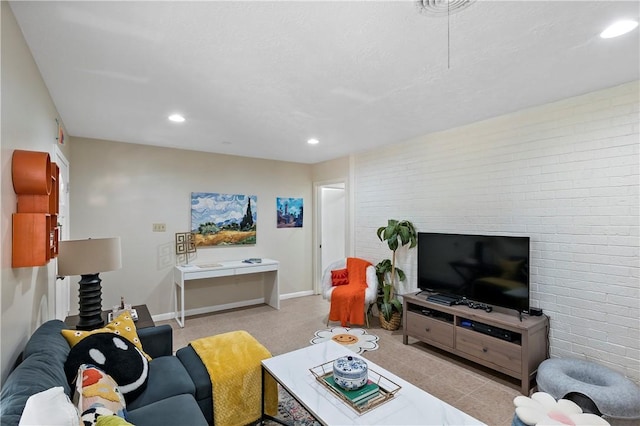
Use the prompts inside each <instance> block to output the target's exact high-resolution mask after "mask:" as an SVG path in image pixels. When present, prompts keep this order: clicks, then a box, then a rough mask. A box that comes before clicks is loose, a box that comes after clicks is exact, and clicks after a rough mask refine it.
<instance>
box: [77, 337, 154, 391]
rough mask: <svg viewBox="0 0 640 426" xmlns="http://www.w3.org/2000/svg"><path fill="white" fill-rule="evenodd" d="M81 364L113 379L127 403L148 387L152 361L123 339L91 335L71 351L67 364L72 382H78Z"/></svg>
mask: <svg viewBox="0 0 640 426" xmlns="http://www.w3.org/2000/svg"><path fill="white" fill-rule="evenodd" d="M82 364H93V365H96V366H98V367H99V368H100V369H101V370H103V371H104V372H105V373H107V374H108V375H110V376H111V377H113V379H114V380H115V381H116V382H117V383H118V386H119V388H120V392H122V394H123V395H124V397H125V399H126V400H127V402H129V401H133V400H134V399H136V398H137V397H138V396H139V395H140V394H141V393H142V391H143V390H144V389H145V387H146V386H147V379H148V377H149V361H147V359H146V358H145V357H144V355H142V352H140V350H139V349H138V348H136V347H135V346H134V345H133V343H131V342H129V341H128V340H127V339H125V338H124V337H123V336H118V335H116V334H113V333H97V334H92V335H91V336H88V337H85V338H84V339H83V340H82V341H81V342H80V343H78V344H77V345H75V346H74V347H73V348H71V351H70V352H69V357H68V358H67V361H66V362H65V363H64V370H65V372H66V375H67V379H68V380H69V382H70V383H72V382H73V381H74V380H75V378H76V375H77V372H78V368H79V367H80V366H81V365H82Z"/></svg>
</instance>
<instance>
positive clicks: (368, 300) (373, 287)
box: [322, 258, 378, 327]
mask: <svg viewBox="0 0 640 426" xmlns="http://www.w3.org/2000/svg"><path fill="white" fill-rule="evenodd" d="M346 267H347V259H346V258H344V259H340V260H337V261H335V262H333V263H331V264H330V265H329V266H327V269H325V271H324V273H323V274H322V297H323V298H324V299H326V300H328V301H329V302H331V294H332V293H333V290H334V289H335V287H334V286H332V285H331V271H334V270H336V269H344V268H346ZM366 280H367V288H366V289H365V292H364V304H365V310H364V312H365V320H366V322H367V327H369V313H368V311H369V308H370V307H371V305H372V304H373V303H375V302H376V299H377V296H378V277H377V276H376V268H375V266H373V265H370V266H368V267H367V270H366ZM328 325H329V317H328V316H327V326H328Z"/></svg>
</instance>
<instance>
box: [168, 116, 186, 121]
mask: <svg viewBox="0 0 640 426" xmlns="http://www.w3.org/2000/svg"><path fill="white" fill-rule="evenodd" d="M169 120H171V121H173V122H174V123H182V122H183V121H184V117H183V116H181V115H180V114H171V115H170V116H169Z"/></svg>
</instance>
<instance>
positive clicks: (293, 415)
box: [264, 386, 320, 426]
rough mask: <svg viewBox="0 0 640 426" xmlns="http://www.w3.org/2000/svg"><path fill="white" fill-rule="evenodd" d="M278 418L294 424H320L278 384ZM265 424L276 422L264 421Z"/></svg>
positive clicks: (301, 425)
mask: <svg viewBox="0 0 640 426" xmlns="http://www.w3.org/2000/svg"><path fill="white" fill-rule="evenodd" d="M278 401H279V402H278V416H277V417H278V419H280V420H284V421H285V422H287V423H290V424H293V425H294V426H320V423H318V422H317V421H316V420H315V419H314V418H313V416H312V415H311V414H309V412H308V411H307V410H305V409H304V407H303V406H302V405H300V404H299V403H298V401H296V400H295V399H294V398H293V397H292V396H291V395H289V393H288V392H287V391H286V390H284V388H282V386H278ZM264 424H265V425H268V426H273V425H276V424H277V423H276V422H273V421H270V420H269V421H266V422H264Z"/></svg>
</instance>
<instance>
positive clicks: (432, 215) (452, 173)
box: [355, 82, 640, 381]
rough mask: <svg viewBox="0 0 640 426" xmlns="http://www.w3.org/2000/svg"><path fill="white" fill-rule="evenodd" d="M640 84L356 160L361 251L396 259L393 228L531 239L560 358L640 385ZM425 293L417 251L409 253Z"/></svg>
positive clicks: (539, 300) (537, 286)
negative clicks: (385, 237)
mask: <svg viewBox="0 0 640 426" xmlns="http://www.w3.org/2000/svg"><path fill="white" fill-rule="evenodd" d="M638 104H639V84H638V82H633V83H629V84H625V85H622V86H619V87H614V88H611V89H609V90H603V91H599V92H595V93H590V94H587V95H584V96H579V97H575V98H571V99H566V100H563V101H560V102H556V103H553V104H549V105H544V106H541V107H538V108H532V109H528V110H525V111H521V112H518V113H514V114H510V115H506V116H502V117H497V118H494V119H491V120H486V121H484V122H480V123H476V124H472V125H468V126H465V127H460V128H456V129H451V130H449V131H446V132H441V133H435V134H430V135H426V136H424V137H420V138H417V139H415V140H411V141H408V142H406V143H402V144H398V145H393V146H389V147H386V148H382V149H378V150H375V151H370V152H367V153H364V154H360V155H356V158H355V163H356V166H355V176H356V177H355V194H356V199H355V212H356V218H355V221H356V224H355V227H356V232H355V235H356V243H355V244H356V253H357V255H358V256H361V257H364V258H370V259H382V258H384V257H388V256H389V253H388V248H386V249H385V247H386V246H384V245H383V244H382V243H380V242H379V241H378V239H377V238H376V236H375V230H376V228H377V227H379V226H382V225H384V224H385V223H386V220H387V219H388V218H396V219H409V220H411V221H413V223H414V224H415V225H416V227H417V229H418V230H419V231H433V232H461V233H467V232H468V233H486V234H507V235H528V236H530V237H531V242H532V244H531V252H532V253H531V254H532V259H531V285H532V287H531V298H532V305H533V306H539V307H541V308H543V310H544V312H545V313H547V314H548V315H549V316H550V317H551V353H552V356H569V357H577V358H585V359H591V360H596V361H598V362H600V363H602V364H605V365H608V366H610V367H612V368H614V369H616V370H618V371H621V372H622V373H623V374H625V375H627V376H629V377H631V378H633V379H634V380H635V381H640V350H639V349H640V339H639V337H640V319H639V318H640V309H639V308H640V306H639V303H640V288H639V287H640V282H639V266H640V265H639V262H640V260H639V259H640V249H639V246H640V244H639V241H640V240H639V235H638V231H639V221H640V219H639V215H638V211H639V210H638V208H639V204H640V203H639V196H638V193H639V172H638V169H639V161H638V156H639V146H640V140H639V137H638V126H639V124H638V123H639V118H638ZM400 267H401V268H403V269H404V271H405V272H408V286H407V288H405V289H404V290H405V291H408V290H410V289H415V288H416V251H415V250H412V251H410V252H409V253H407V252H406V251H405V252H403V253H402V254H401V255H400Z"/></svg>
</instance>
